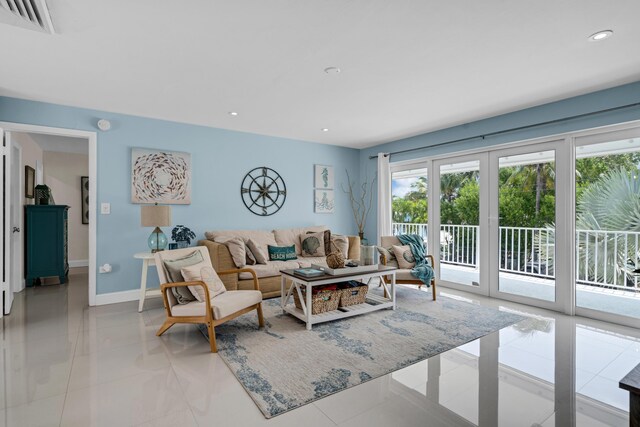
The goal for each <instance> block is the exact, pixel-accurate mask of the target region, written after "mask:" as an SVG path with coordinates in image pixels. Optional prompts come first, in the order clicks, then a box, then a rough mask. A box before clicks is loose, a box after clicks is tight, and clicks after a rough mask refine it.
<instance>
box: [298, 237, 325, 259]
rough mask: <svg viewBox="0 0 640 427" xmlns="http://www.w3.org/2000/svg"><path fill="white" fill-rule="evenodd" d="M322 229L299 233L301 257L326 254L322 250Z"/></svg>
mask: <svg viewBox="0 0 640 427" xmlns="http://www.w3.org/2000/svg"><path fill="white" fill-rule="evenodd" d="M324 233H325V232H324V231H320V232H318V233H307V234H301V235H300V241H301V242H302V256H303V257H318V256H326V253H325V251H324Z"/></svg>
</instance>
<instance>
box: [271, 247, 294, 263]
mask: <svg viewBox="0 0 640 427" xmlns="http://www.w3.org/2000/svg"><path fill="white" fill-rule="evenodd" d="M292 259H298V257H297V256H296V245H291V246H271V245H269V261H289V260H292Z"/></svg>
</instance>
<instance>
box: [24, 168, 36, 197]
mask: <svg viewBox="0 0 640 427" xmlns="http://www.w3.org/2000/svg"><path fill="white" fill-rule="evenodd" d="M35 187H36V170H35V169H34V168H32V167H31V166H25V167H24V197H25V198H26V199H33V198H34V197H35Z"/></svg>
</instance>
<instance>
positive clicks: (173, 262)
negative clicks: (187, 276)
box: [164, 251, 204, 304]
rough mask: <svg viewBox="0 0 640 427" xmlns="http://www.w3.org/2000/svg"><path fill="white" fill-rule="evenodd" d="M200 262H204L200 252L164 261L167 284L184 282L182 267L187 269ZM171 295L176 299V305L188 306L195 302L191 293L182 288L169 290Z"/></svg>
mask: <svg viewBox="0 0 640 427" xmlns="http://www.w3.org/2000/svg"><path fill="white" fill-rule="evenodd" d="M201 262H204V259H203V258H202V253H200V251H193V252H192V253H190V254H189V255H187V256H184V257H182V258H177V259H167V260H164V269H165V271H166V272H167V280H168V281H169V283H176V282H184V277H182V271H181V270H182V269H183V268H184V267H189V266H190V265H195V264H199V263H201ZM171 293H172V294H173V296H174V297H175V298H176V301H178V304H188V303H190V302H191V301H195V300H196V298H195V297H194V296H193V294H192V293H191V291H190V290H189V289H187V288H184V287H181V288H171Z"/></svg>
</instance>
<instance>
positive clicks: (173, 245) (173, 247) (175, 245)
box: [169, 243, 178, 251]
mask: <svg viewBox="0 0 640 427" xmlns="http://www.w3.org/2000/svg"><path fill="white" fill-rule="evenodd" d="M174 249H178V244H177V243H169V250H170V251H172V250H174Z"/></svg>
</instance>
